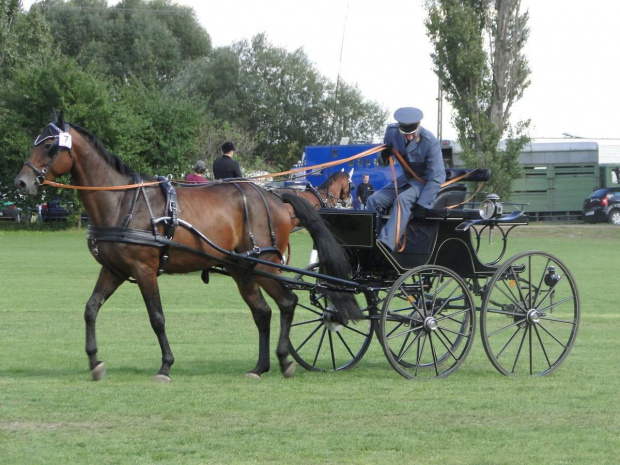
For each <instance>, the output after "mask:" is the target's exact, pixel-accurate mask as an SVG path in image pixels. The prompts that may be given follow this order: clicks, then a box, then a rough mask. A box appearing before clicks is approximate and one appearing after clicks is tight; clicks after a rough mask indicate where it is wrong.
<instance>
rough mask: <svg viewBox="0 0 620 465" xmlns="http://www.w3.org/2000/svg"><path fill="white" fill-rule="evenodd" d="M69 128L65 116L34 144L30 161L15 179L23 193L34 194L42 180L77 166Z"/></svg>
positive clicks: (49, 179) (49, 125)
mask: <svg viewBox="0 0 620 465" xmlns="http://www.w3.org/2000/svg"><path fill="white" fill-rule="evenodd" d="M69 131H70V126H69V124H67V123H65V122H64V118H63V116H62V113H61V114H60V118H58V121H56V122H55V123H50V124H48V125H47V127H46V128H45V129H44V130H43V132H42V133H41V134H39V136H38V137H37V138H36V139H35V141H34V148H33V149H32V153H31V154H30V158H29V159H28V161H26V162H25V163H24V166H23V167H22V169H21V171H20V172H19V174H18V175H17V177H16V178H15V187H17V190H18V191H19V193H20V194H23V195H35V194H36V193H37V190H38V188H39V186H40V185H41V184H43V181H45V180H48V181H53V180H54V179H56V178H57V177H58V176H62V175H63V174H65V173H68V172H69V171H70V170H71V168H73V165H74V159H73V152H72V150H71V146H72V140H71V134H69Z"/></svg>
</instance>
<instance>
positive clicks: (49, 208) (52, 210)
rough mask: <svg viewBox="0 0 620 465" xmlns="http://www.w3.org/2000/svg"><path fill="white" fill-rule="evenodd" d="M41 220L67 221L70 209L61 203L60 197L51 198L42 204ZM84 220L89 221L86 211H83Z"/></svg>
mask: <svg viewBox="0 0 620 465" xmlns="http://www.w3.org/2000/svg"><path fill="white" fill-rule="evenodd" d="M40 207H41V210H40V214H41V221H42V222H50V221H66V220H67V218H68V217H69V211H68V210H67V209H66V208H65V207H63V206H62V205H61V204H60V201H59V200H58V199H53V200H50V201H49V202H47V203H44V204H41V205H40ZM82 221H88V216H87V215H86V213H82Z"/></svg>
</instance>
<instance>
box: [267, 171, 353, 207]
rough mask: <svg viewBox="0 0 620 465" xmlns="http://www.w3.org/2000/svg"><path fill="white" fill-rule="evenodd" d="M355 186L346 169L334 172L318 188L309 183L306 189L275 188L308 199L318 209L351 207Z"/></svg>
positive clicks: (281, 192) (282, 192) (278, 191)
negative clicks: (352, 192)
mask: <svg viewBox="0 0 620 465" xmlns="http://www.w3.org/2000/svg"><path fill="white" fill-rule="evenodd" d="M354 187H355V186H354V185H353V183H352V182H351V176H350V175H349V173H347V172H345V171H338V172H337V173H334V174H332V175H331V176H330V177H329V178H327V180H326V181H325V182H324V183H323V184H321V185H320V186H319V187H318V188H317V187H314V186H312V185H310V184H309V185H308V186H307V187H306V188H305V189H295V188H292V187H279V188H276V189H273V191H274V192H276V193H279V194H284V193H291V194H295V195H298V196H300V197H303V198H304V199H306V200H307V201H308V202H309V203H310V204H311V205H312V206H313V207H314V208H315V209H316V210H318V209H320V208H334V207H343V208H350V207H351V205H352V202H353V198H352V197H351V191H352V190H353V188H354Z"/></svg>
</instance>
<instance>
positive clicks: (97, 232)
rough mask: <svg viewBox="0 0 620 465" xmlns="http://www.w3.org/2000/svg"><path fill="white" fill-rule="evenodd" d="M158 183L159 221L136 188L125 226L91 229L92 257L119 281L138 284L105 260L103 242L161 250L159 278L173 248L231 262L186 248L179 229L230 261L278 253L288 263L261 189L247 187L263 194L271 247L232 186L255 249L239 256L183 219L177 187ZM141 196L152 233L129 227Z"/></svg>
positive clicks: (251, 267) (245, 199) (124, 222)
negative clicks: (260, 238) (259, 238)
mask: <svg viewBox="0 0 620 465" xmlns="http://www.w3.org/2000/svg"><path fill="white" fill-rule="evenodd" d="M157 179H158V180H159V181H160V182H161V184H160V186H161V190H162V193H163V195H164V200H165V207H164V215H163V216H161V217H156V216H155V215H154V214H153V209H152V207H151V203H150V202H149V199H148V196H147V195H146V192H145V190H144V186H140V187H138V188H136V190H135V193H134V195H133V198H132V202H131V206H130V210H129V213H128V214H127V215H126V217H125V220H124V221H123V225H122V226H121V227H109V226H92V225H89V226H88V233H87V236H86V238H87V239H88V240H89V241H91V242H90V245H91V253H92V254H93V256H94V257H95V258H96V260H97V261H98V262H99V263H100V264H101V265H102V266H104V267H105V268H107V269H108V270H109V271H110V272H112V273H113V274H115V275H116V276H118V277H119V278H122V279H124V280H129V281H130V282H135V280H133V279H132V278H130V277H129V276H127V275H125V274H124V273H122V272H120V271H119V270H117V269H116V268H115V267H114V266H113V265H112V264H111V263H110V262H109V261H108V260H106V259H105V257H104V256H103V255H102V254H101V253H100V251H99V247H98V243H99V242H124V243H128V244H136V245H146V246H150V247H158V248H159V249H160V253H159V266H158V269H157V276H160V275H161V274H162V273H164V272H165V268H166V264H167V263H168V259H169V257H170V255H169V251H170V247H173V248H175V249H179V250H183V251H185V252H190V253H193V254H195V255H199V256H201V257H203V258H208V259H212V260H216V261H218V262H220V263H224V262H226V261H227V260H222V259H220V258H218V257H215V256H213V255H211V254H208V253H206V252H202V251H200V250H197V249H195V248H193V247H189V246H186V245H184V244H181V243H179V242H176V241H174V233H175V231H176V230H177V228H179V227H183V228H185V229H187V230H189V231H190V232H192V233H193V234H195V235H196V236H198V237H199V238H200V239H201V240H202V241H204V242H206V243H207V244H208V245H209V246H211V247H212V248H214V249H215V250H217V251H218V252H220V253H222V254H224V255H226V257H227V259H228V260H231V259H239V258H245V257H256V258H258V257H259V256H260V255H262V254H264V253H268V252H274V253H276V254H277V255H278V257H279V258H280V260H281V262H282V263H284V257H283V255H282V253H281V252H280V250H279V249H278V248H277V247H276V235H275V231H274V229H273V222H272V219H271V212H270V210H269V206H268V204H267V199H266V198H265V196H264V194H263V192H262V191H261V189H260V188H259V187H258V186H256V185H254V184H251V183H248V184H246V185H250V186H252V187H253V188H254V189H255V190H256V192H258V193H259V195H260V197H261V199H262V201H263V204H264V205H265V211H266V212H267V222H268V224H269V231H270V239H271V246H267V247H259V246H258V244H257V243H256V240H255V237H254V233H253V231H252V227H251V224H250V220H249V210H248V203H247V197H246V195H245V192H244V191H243V189H242V188H241V186H240V185H239V183H235V182H232V183H231V184H233V185H234V187H235V188H236V189H237V190H238V191H239V193H240V194H241V198H242V201H243V211H244V218H245V223H246V224H247V227H248V235H249V237H250V240H251V242H252V249H250V250H248V251H247V252H242V253H239V252H237V251H232V250H226V249H223V248H222V247H220V246H218V245H217V244H215V243H214V242H213V241H212V240H211V239H209V238H208V237H207V236H205V235H204V234H203V233H202V232H200V231H199V230H198V229H196V228H195V227H194V226H193V225H192V224H190V223H188V222H186V221H184V220H182V219H180V218H179V208H178V202H177V193H176V189H175V188H174V186H172V183H171V182H170V180H168V179H167V178H164V177H161V176H158V177H157ZM134 181H135V183H136V184H139V183H140V182H141V181H142V180H141V178H140V176H139V175H137V174H135V175H134ZM140 196H142V198H143V199H144V201H145V203H146V206H147V209H148V211H149V215H150V218H151V229H150V230H145V229H133V228H130V227H129V225H130V222H131V219H132V218H133V216H134V210H135V208H136V205H137V203H138V199H139V197H140ZM160 224H163V226H164V228H163V233H160V232H158V230H157V227H158V225H160ZM256 264H257V262H252V263H251V264H250V266H249V267H248V271H250V270H251V269H253V268H254V267H255V266H256Z"/></svg>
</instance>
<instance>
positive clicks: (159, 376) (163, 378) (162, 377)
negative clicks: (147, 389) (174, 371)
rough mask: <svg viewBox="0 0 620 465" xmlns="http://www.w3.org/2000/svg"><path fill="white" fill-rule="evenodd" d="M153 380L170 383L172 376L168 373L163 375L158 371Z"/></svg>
mask: <svg viewBox="0 0 620 465" xmlns="http://www.w3.org/2000/svg"><path fill="white" fill-rule="evenodd" d="M153 381H155V382H156V383H169V382H170V381H172V378H171V377H170V376H168V375H162V374H161V373H157V374H156V375H155V378H153Z"/></svg>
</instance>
